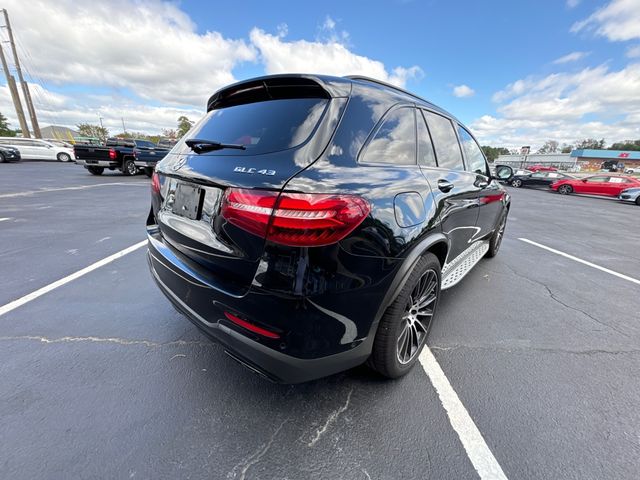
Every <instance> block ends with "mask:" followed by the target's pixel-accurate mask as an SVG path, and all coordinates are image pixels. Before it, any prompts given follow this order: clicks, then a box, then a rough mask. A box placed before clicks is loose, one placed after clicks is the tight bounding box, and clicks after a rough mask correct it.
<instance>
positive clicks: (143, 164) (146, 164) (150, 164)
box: [133, 160, 158, 168]
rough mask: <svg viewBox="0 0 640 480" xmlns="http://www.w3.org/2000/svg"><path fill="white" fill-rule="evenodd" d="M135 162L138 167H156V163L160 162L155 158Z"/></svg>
mask: <svg viewBox="0 0 640 480" xmlns="http://www.w3.org/2000/svg"><path fill="white" fill-rule="evenodd" d="M133 163H134V164H135V166H136V167H151V168H153V167H155V166H156V163H158V161H157V160H154V161H153V162H144V161H141V160H136V161H135V162H133Z"/></svg>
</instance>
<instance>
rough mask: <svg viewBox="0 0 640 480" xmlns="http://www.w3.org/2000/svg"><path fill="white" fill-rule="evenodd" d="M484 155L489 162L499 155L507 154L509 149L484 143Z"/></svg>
mask: <svg viewBox="0 0 640 480" xmlns="http://www.w3.org/2000/svg"><path fill="white" fill-rule="evenodd" d="M482 151H483V152H484V155H485V157H487V160H488V161H489V162H494V161H495V160H496V158H498V157H499V156H500V155H509V150H508V149H506V148H504V147H491V146H489V145H484V146H483V147H482Z"/></svg>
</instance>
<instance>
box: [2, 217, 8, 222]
mask: <svg viewBox="0 0 640 480" xmlns="http://www.w3.org/2000/svg"><path fill="white" fill-rule="evenodd" d="M7 220H11V219H10V218H8V217H7V218H0V222H6V221H7Z"/></svg>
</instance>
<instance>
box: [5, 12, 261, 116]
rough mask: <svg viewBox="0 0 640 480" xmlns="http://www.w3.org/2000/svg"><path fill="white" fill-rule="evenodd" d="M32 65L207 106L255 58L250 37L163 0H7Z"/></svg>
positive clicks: (57, 76) (53, 79)
mask: <svg viewBox="0 0 640 480" xmlns="http://www.w3.org/2000/svg"><path fill="white" fill-rule="evenodd" d="M3 6H5V7H7V9H8V10H9V12H10V14H11V23H12V26H13V27H14V30H15V32H16V35H17V37H18V39H19V41H20V44H21V45H22V46H23V47H24V49H25V50H26V52H25V53H24V54H23V55H22V57H23V60H24V62H25V63H26V65H27V67H28V68H29V69H30V70H31V69H32V70H33V71H34V72H37V75H38V76H39V77H40V78H42V79H43V80H44V81H46V82H50V83H52V84H56V85H64V84H83V85H92V86H100V87H108V88H113V89H117V90H122V89H127V90H130V91H131V92H133V93H134V94H135V95H137V96H139V97H140V98H143V99H147V100H154V101H160V102H164V103H169V104H173V105H194V106H196V105H197V106H202V105H204V103H205V102H206V99H207V98H208V97H209V95H211V94H212V93H213V92H214V91H215V90H216V89H217V88H219V87H221V86H223V85H226V84H228V83H231V82H233V81H234V80H235V78H234V76H233V73H232V70H233V68H234V67H235V66H236V65H238V64H239V63H241V62H245V61H253V60H255V51H254V50H253V48H252V47H251V46H250V45H247V44H246V42H244V41H243V40H234V39H228V38H225V37H223V36H222V35H221V34H220V33H218V32H205V33H198V32H197V31H196V27H195V25H194V24H193V22H192V21H191V19H190V18H189V17H188V15H187V14H185V13H184V12H183V11H181V10H180V9H179V8H178V7H177V6H176V5H175V4H173V3H164V2H161V1H159V0H140V1H128V0H93V1H91V2H88V3H83V2H76V1H73V0H60V1H57V2H48V1H45V0H30V1H29V2H25V1H23V0H7V1H5V4H4V5H3Z"/></svg>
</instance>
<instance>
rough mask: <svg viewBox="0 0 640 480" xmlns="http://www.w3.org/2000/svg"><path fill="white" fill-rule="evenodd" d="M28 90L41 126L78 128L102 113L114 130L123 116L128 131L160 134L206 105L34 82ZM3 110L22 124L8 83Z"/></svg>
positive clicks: (0, 90) (0, 101) (0, 100)
mask: <svg viewBox="0 0 640 480" xmlns="http://www.w3.org/2000/svg"><path fill="white" fill-rule="evenodd" d="M29 90H30V92H31V97H32V98H33V102H34V105H35V108H36V111H37V113H38V122H39V123H40V127H45V126H47V125H62V126H66V127H70V128H75V127H76V125H77V124H78V123H93V124H98V123H99V117H102V119H103V120H102V121H103V124H104V126H105V127H107V128H108V129H109V131H110V133H111V134H116V133H120V132H122V119H123V118H124V121H125V125H126V127H127V130H129V131H136V132H144V133H150V134H157V133H160V132H161V130H162V129H164V128H175V127H176V125H177V120H178V117H179V116H181V115H186V116H187V117H189V118H191V119H192V120H197V119H198V118H200V116H202V115H203V113H204V109H202V110H197V109H187V108H179V107H167V106H152V105H147V104H143V103H136V102H133V101H131V100H130V99H128V98H126V97H121V96H118V95H90V94H82V95H78V94H74V95H73V96H67V95H61V94H59V93H55V92H51V91H48V90H46V89H45V88H43V87H42V86H40V85H38V84H32V83H30V84H29ZM20 97H21V99H22V104H23V108H24V105H25V102H24V99H23V98H22V91H21V90H20ZM0 112H2V113H3V114H4V115H5V116H6V117H7V119H8V120H9V123H10V124H11V127H12V128H19V123H18V120H17V117H16V114H15V110H14V107H13V103H12V101H11V96H10V93H9V88H8V87H7V86H6V85H1V86H0ZM25 114H26V111H25ZM27 123H28V124H29V129H30V130H31V122H30V120H28V119H27Z"/></svg>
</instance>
